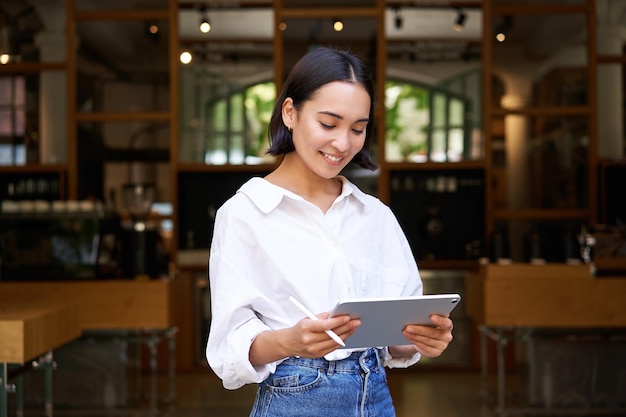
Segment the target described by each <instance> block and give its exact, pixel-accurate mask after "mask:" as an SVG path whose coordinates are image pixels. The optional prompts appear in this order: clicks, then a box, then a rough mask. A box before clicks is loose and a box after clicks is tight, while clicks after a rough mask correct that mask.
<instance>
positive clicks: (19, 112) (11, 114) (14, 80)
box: [0, 76, 26, 165]
mask: <svg viewBox="0 0 626 417" xmlns="http://www.w3.org/2000/svg"><path fill="white" fill-rule="evenodd" d="M25 136H26V88H25V79H24V77H22V76H15V77H0V165H24V164H25V163H26V149H25V143H24V142H25V141H24V138H25Z"/></svg>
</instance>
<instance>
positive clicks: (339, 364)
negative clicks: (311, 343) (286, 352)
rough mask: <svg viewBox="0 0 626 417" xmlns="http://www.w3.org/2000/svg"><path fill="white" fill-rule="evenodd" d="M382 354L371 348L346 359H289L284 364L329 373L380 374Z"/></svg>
mask: <svg viewBox="0 0 626 417" xmlns="http://www.w3.org/2000/svg"><path fill="white" fill-rule="evenodd" d="M382 363H383V361H382V352H381V350H380V349H374V348H369V349H367V350H364V351H357V352H352V353H351V354H350V356H348V357H347V358H345V359H340V360H336V361H328V360H326V359H324V358H301V357H289V358H287V359H285V360H284V361H283V362H281V365H282V364H285V365H297V366H307V367H310V368H316V369H320V370H322V371H326V372H328V373H333V372H378V371H379V370H380V369H382Z"/></svg>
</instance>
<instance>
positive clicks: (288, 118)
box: [282, 97, 296, 130]
mask: <svg viewBox="0 0 626 417" xmlns="http://www.w3.org/2000/svg"><path fill="white" fill-rule="evenodd" d="M282 116H283V123H284V124H285V126H287V129H289V130H291V129H292V127H293V123H294V121H295V119H296V109H295V108H294V107H293V99H292V98H291V97H287V98H286V99H285V101H283V107H282Z"/></svg>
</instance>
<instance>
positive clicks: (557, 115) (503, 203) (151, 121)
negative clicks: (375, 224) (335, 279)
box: [0, 0, 626, 417]
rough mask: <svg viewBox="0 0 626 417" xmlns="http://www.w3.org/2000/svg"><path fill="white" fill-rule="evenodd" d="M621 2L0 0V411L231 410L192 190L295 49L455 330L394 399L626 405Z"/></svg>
mask: <svg viewBox="0 0 626 417" xmlns="http://www.w3.org/2000/svg"><path fill="white" fill-rule="evenodd" d="M625 43H626V1H623V0H548V1H545V0H465V1H463V0H458V1H455V0H413V1H393V0H334V1H330V0H274V1H269V0H243V1H240V0H196V1H192V0H1V1H0V363H1V364H2V365H1V366H2V367H1V368H0V417H7V416H39V415H45V416H52V415H55V416H60V417H63V416H113V415H120V416H132V415H138V416H146V415H149V416H157V415H169V416H179V417H195V416H207V415H219V416H233V417H236V416H247V415H248V413H249V411H250V407H251V405H252V403H253V401H254V398H255V391H256V386H253V385H249V386H245V387H243V388H241V389H239V390H235V391H229V390H226V389H224V388H223V387H222V384H221V381H220V380H219V379H218V378H217V377H216V376H215V374H214V373H213V372H212V370H211V369H210V368H209V366H208V365H207V362H206V358H205V347H206V340H207V335H208V332H209V328H210V323H211V306H210V290H209V275H208V268H207V261H208V259H209V256H210V250H209V249H210V245H211V239H212V227H213V221H214V219H215V214H216V210H217V209H218V208H219V207H220V205H221V204H222V203H223V202H224V201H225V200H226V199H227V198H228V197H230V196H231V195H232V194H233V193H234V192H235V191H236V190H237V189H238V187H239V186H240V185H241V184H243V183H244V182H245V181H246V180H247V179H249V178H251V177H254V176H263V175H265V174H267V173H269V172H270V171H271V170H272V169H273V168H274V167H275V166H276V162H277V161H276V160H275V159H274V158H272V157H269V156H268V155H267V154H266V152H265V151H266V149H267V144H268V137H267V128H268V124H269V118H270V115H271V111H272V108H273V105H274V101H275V99H276V96H277V91H279V90H280V87H281V86H282V84H283V82H284V80H285V77H286V75H287V74H288V73H289V70H290V68H291V67H292V66H293V65H294V63H295V62H296V61H297V60H298V58H299V57H301V56H302V55H303V54H305V53H306V52H307V51H309V50H311V49H312V48H315V47H318V46H337V47H341V48H346V49H349V50H351V51H353V52H354V53H356V54H357V55H359V56H360V57H361V58H362V59H363V60H364V62H365V63H366V64H367V65H368V67H369V68H370V69H371V71H372V74H373V78H374V81H375V98H376V100H375V103H374V105H375V111H374V121H373V123H374V126H375V129H374V130H373V135H374V136H373V137H372V155H373V158H374V160H375V161H376V163H377V164H378V165H379V167H378V169H377V170H376V171H374V172H370V171H365V170H363V169H360V168H358V167H356V166H350V165H349V166H348V167H347V168H346V169H345V170H344V172H342V174H343V175H345V176H346V177H348V178H349V179H350V180H351V181H353V182H354V183H356V184H357V185H358V186H359V187H360V188H361V189H363V190H364V191H366V192H368V193H370V194H373V195H375V196H376V197H378V198H379V199H380V200H382V201H383V202H384V203H385V204H387V205H389V207H390V208H391V209H392V211H393V212H394V213H395V215H396V217H397V219H398V221H399V223H400V225H401V226H402V228H403V230H404V232H405V234H406V236H407V239H408V241H409V243H410V245H411V248H412V251H413V254H414V257H415V260H416V262H417V265H418V267H419V269H420V274H421V278H422V280H423V284H424V293H425V294H439V293H453V294H460V295H461V302H460V304H459V305H458V307H457V308H455V310H454V311H453V312H452V314H451V317H452V319H453V320H454V331H453V335H454V340H453V342H452V343H451V344H450V346H449V348H448V349H447V350H446V351H445V352H444V354H443V355H442V356H440V357H438V358H422V360H420V362H418V363H417V364H416V365H414V366H412V367H410V368H408V369H388V380H389V385H390V388H391V392H392V396H393V398H394V404H395V408H396V413H397V415H398V417H409V416H420V417H423V416H427V417H428V416H437V417H448V416H450V417H456V416H464V417H465V416H468V417H473V416H478V417H483V416H502V417H504V416H514V415H522V416H534V415H537V416H569V415H572V416H597V415H598V416H599V415H602V416H604V415H615V416H624V415H626V359H625V356H624V354H623V353H624V352H625V351H626V331H625V330H626V303H624V301H623V297H624V295H626V226H625V224H624V222H625V221H626V198H624V196H625V195H626V157H625V150H626V139H625V137H626V132H625V129H626V127H625V120H626V107H625V106H626V105H625V103H626V100H625V98H624V94H625V92H626V45H625Z"/></svg>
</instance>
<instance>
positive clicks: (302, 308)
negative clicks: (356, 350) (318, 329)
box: [289, 296, 346, 347]
mask: <svg viewBox="0 0 626 417" xmlns="http://www.w3.org/2000/svg"><path fill="white" fill-rule="evenodd" d="M289 301H291V302H292V303H293V305H295V306H296V307H298V309H299V310H300V311H302V312H303V313H304V314H306V316H307V317H308V318H310V319H311V320H319V319H318V318H317V317H316V316H315V314H313V313H311V311H309V309H308V308H306V307H305V306H304V305H303V304H302V303H301V302H300V301H298V300H296V299H295V298H293V297H291V296H290V297H289ZM324 332H326V334H327V335H328V336H330V338H331V339H333V340H334V341H335V342H337V343H339V344H340V345H341V346H343V347H345V346H346V344H345V343H344V342H343V340H341V337H339V336H337V333H335V332H333V331H332V330H324Z"/></svg>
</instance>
